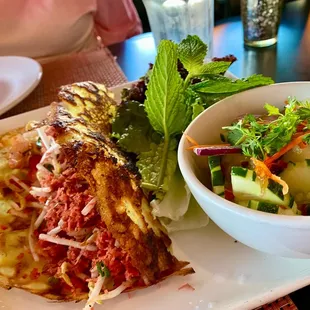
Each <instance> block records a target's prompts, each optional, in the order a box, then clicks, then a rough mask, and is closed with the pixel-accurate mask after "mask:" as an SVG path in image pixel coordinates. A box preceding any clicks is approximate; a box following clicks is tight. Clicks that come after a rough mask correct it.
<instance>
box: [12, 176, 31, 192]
mask: <svg viewBox="0 0 310 310" xmlns="http://www.w3.org/2000/svg"><path fill="white" fill-rule="evenodd" d="M11 180H13V181H15V182H16V183H17V184H18V185H19V186H20V187H21V188H23V189H24V190H25V191H26V192H27V193H29V191H30V187H29V186H28V185H26V184H25V183H24V182H22V181H21V180H20V179H19V178H17V177H16V176H15V175H12V176H11Z"/></svg>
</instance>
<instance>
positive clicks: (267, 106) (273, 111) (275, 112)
mask: <svg viewBox="0 0 310 310" xmlns="http://www.w3.org/2000/svg"><path fill="white" fill-rule="evenodd" d="M264 108H265V110H266V111H267V112H268V116H273V115H281V113H280V110H279V108H277V107H275V106H273V105H271V104H268V103H266V104H265V106H264Z"/></svg>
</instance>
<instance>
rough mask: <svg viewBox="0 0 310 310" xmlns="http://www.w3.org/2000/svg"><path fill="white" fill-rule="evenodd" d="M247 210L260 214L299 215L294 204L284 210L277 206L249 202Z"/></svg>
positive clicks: (254, 201) (255, 201) (253, 201)
mask: <svg viewBox="0 0 310 310" xmlns="http://www.w3.org/2000/svg"><path fill="white" fill-rule="evenodd" d="M248 208H250V209H253V210H258V211H262V212H267V213H274V214H282V215H300V214H301V212H300V211H299V210H298V208H297V204H296V203H295V202H294V204H293V207H292V208H284V207H280V206H279V205H275V204H273V203H269V202H263V201H257V200H250V201H249V203H248Z"/></svg>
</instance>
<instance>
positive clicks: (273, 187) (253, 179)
mask: <svg viewBox="0 0 310 310" xmlns="http://www.w3.org/2000/svg"><path fill="white" fill-rule="evenodd" d="M231 183H232V188H233V194H234V196H235V197H236V198H237V199H238V200H258V201H263V202H268V203H272V204H275V205H281V206H286V207H291V206H292V205H293V202H294V200H293V199H292V197H291V195H290V194H286V195H283V192H282V189H283V188H282V185H280V184H279V183H276V182H275V181H273V180H270V179H269V180H268V184H267V188H266V189H265V190H262V188H263V184H262V181H261V180H260V179H259V178H258V177H257V176H256V173H255V171H253V170H249V169H246V168H242V167H232V168H231Z"/></svg>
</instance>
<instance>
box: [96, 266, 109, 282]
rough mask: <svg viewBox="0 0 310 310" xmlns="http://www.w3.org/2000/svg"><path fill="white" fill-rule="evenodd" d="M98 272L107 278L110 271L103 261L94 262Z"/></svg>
mask: <svg viewBox="0 0 310 310" xmlns="http://www.w3.org/2000/svg"><path fill="white" fill-rule="evenodd" d="M96 267H97V270H98V273H99V274H100V275H101V276H102V277H106V278H109V277H110V275H111V273H110V270H109V268H108V267H107V266H106V265H105V264H104V263H103V262H98V263H97V264H96Z"/></svg>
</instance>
